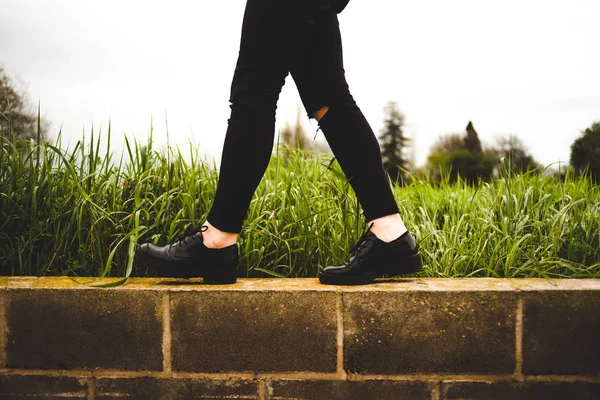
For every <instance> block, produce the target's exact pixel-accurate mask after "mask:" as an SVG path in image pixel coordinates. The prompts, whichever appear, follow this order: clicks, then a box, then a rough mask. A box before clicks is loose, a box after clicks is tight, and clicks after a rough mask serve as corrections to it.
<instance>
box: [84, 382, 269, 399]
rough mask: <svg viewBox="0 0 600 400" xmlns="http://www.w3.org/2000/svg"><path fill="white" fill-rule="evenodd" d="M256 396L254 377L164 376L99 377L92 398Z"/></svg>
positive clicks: (243, 397) (222, 397) (239, 397)
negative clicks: (219, 378) (249, 378)
mask: <svg viewBox="0 0 600 400" xmlns="http://www.w3.org/2000/svg"><path fill="white" fill-rule="evenodd" d="M123 398H133V399H143V400H153V399H156V400H164V399H169V400H178V399H181V400H194V399H212V400H214V399H233V398H235V399H254V400H256V399H258V387H257V382H256V381H241V380H209V379H184V378H165V379H157V378H150V377H143V378H100V379H98V380H97V381H96V384H95V399H96V400H111V399H123Z"/></svg>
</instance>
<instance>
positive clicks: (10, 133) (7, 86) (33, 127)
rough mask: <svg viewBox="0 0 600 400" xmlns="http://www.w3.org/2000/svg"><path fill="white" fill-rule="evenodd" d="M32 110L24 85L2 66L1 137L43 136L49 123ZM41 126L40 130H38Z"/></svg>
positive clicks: (27, 137) (0, 89)
mask: <svg viewBox="0 0 600 400" xmlns="http://www.w3.org/2000/svg"><path fill="white" fill-rule="evenodd" d="M39 122H40V125H39V126H38V115H37V113H36V112H35V111H33V110H32V108H31V106H30V105H29V101H28V99H27V95H26V93H25V90H24V88H23V85H19V84H18V83H17V82H15V81H14V80H13V79H12V78H11V77H10V76H8V75H7V74H6V73H5V72H4V69H3V68H2V67H0V137H4V138H12V139H21V140H23V139H33V138H37V136H38V133H40V134H41V136H42V137H43V132H44V131H45V129H46V127H47V125H48V123H47V122H46V121H45V120H44V119H43V118H40V119H39ZM38 127H39V132H38Z"/></svg>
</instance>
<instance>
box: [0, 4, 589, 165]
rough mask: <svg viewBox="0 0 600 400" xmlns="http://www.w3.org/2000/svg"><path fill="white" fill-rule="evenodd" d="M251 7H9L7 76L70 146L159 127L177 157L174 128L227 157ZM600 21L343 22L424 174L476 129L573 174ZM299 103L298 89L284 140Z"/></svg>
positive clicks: (493, 9) (372, 14) (402, 9)
mask: <svg viewBox="0 0 600 400" xmlns="http://www.w3.org/2000/svg"><path fill="white" fill-rule="evenodd" d="M244 5H245V1H244V0H211V1H208V0H200V1H182V0H171V1H169V2H156V1H140V0H103V1H89V0H77V1H76V0H57V1H52V2H50V1H46V0H37V1H36V0H0V64H1V65H3V66H4V68H5V70H6V72H7V73H9V74H10V75H12V76H16V77H18V78H20V79H21V80H23V81H25V82H26V83H27V84H28V89H29V92H30V94H31V98H32V99H33V101H34V102H37V100H38V99H39V100H40V102H41V106H42V112H43V114H45V116H46V117H47V119H49V120H50V121H51V122H52V123H53V127H52V132H51V134H56V133H57V132H58V130H59V129H60V127H61V126H62V129H63V137H64V138H65V139H67V141H69V140H77V139H79V138H81V135H82V131H83V129H85V130H86V132H89V129H90V127H91V125H92V123H93V124H94V127H95V129H98V128H102V130H103V131H105V130H106V127H107V126H108V121H109V119H110V120H111V121H112V129H113V141H114V142H117V143H122V139H121V138H122V135H123V133H127V134H129V135H135V136H136V137H138V138H140V139H142V140H144V138H145V137H146V136H147V134H148V132H149V125H150V119H151V117H153V119H154V125H155V132H154V138H155V140H156V141H158V142H159V143H165V142H166V138H165V136H166V135H165V113H166V114H167V117H168V125H169V135H170V140H171V142H172V143H176V144H178V145H180V146H184V147H187V143H188V139H189V138H192V139H193V141H194V142H195V143H199V144H200V145H201V147H202V148H203V151H204V152H206V154H207V155H209V156H216V157H217V158H218V157H219V156H220V153H221V147H222V144H223V139H224V135H225V130H226V127H227V118H228V117H229V104H228V97H229V87H230V83H231V77H232V74H233V70H234V67H235V61H236V58H237V51H238V45H239V35H240V28H241V21H242V16H243V11H244ZM599 15H600V1H598V0H570V1H569V0H545V1H542V0H454V1H447V0H419V1H399V0H351V2H350V5H349V6H348V8H347V9H346V10H345V11H344V12H343V13H342V14H341V15H340V24H341V29H342V36H343V40H344V51H345V63H346V71H347V78H348V81H349V83H350V88H351V91H352V92H353V95H354V97H355V99H356V100H357V102H358V104H359V106H360V107H361V108H362V109H363V112H364V113H365V115H366V116H367V118H368V119H369V121H370V122H371V124H372V126H373V128H374V130H375V131H376V133H378V134H379V131H380V129H381V126H382V120H383V107H384V105H385V104H386V103H387V101H389V100H394V101H397V102H398V103H399V106H400V108H401V110H402V112H403V113H404V114H405V115H406V118H407V120H406V122H407V126H406V131H407V133H408V134H409V136H410V137H411V138H412V139H413V140H414V144H415V146H416V161H417V163H418V164H422V163H424V162H425V160H426V157H427V154H428V152H429V146H430V145H431V144H432V142H433V141H434V140H435V139H436V138H437V137H438V136H439V135H441V134H444V133H449V132H460V131H463V130H464V127H465V126H466V125H467V122H468V121H469V120H472V121H473V123H474V125H475V128H476V129H477V131H478V132H479V135H480V137H481V139H482V141H484V143H489V144H492V143H493V142H494V136H495V135H501V134H509V133H511V134H516V135H517V136H519V137H520V138H521V139H523V141H524V142H525V144H526V145H527V146H528V147H529V149H530V150H531V151H532V152H533V154H534V156H535V157H536V158H537V159H538V160H539V161H541V162H543V163H544V164H549V163H552V162H555V161H558V160H562V161H566V160H568V158H569V154H570V145H571V143H572V142H573V140H574V139H575V138H576V137H577V136H578V135H579V133H580V131H581V130H583V129H585V128H586V127H588V126H590V125H591V124H592V122H594V121H597V120H600V76H599V72H598V71H600V52H599V51H598V49H599V45H598V43H600V24H598V16H599ZM307 57H311V55H310V54H307ZM315 62H318V60H316V59H315ZM298 103H299V97H298V95H297V92H296V88H295V86H294V85H293V83H292V81H291V79H289V80H288V84H287V85H286V87H285V88H284V90H283V92H282V96H281V99H280V103H279V111H278V126H279V125H281V124H282V123H283V122H284V121H285V120H286V119H287V120H290V121H293V120H294V119H295V115H296V109H297V106H298ZM303 115H304V113H303ZM305 123H306V124H307V127H309V128H310V129H311V130H313V129H314V128H315V127H316V124H315V123H314V122H313V127H310V125H308V119H307V118H305ZM320 135H322V134H320Z"/></svg>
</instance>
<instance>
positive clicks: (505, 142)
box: [492, 135, 540, 173]
mask: <svg viewBox="0 0 600 400" xmlns="http://www.w3.org/2000/svg"><path fill="white" fill-rule="evenodd" d="M492 151H493V152H494V153H495V154H496V158H497V159H498V160H503V161H504V162H505V163H506V164H507V165H508V166H509V167H510V169H511V170H512V171H514V172H521V173H522V172H527V171H532V170H535V169H538V168H540V164H539V163H538V162H537V161H536V160H535V159H534V158H533V155H532V154H531V153H529V151H528V150H527V149H526V148H525V144H523V141H522V140H521V139H519V138H518V137H517V136H515V135H506V136H502V137H499V138H497V139H496V146H494V147H493V148H492Z"/></svg>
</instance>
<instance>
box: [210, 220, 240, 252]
mask: <svg viewBox="0 0 600 400" xmlns="http://www.w3.org/2000/svg"><path fill="white" fill-rule="evenodd" d="M203 225H204V226H206V227H208V229H207V230H206V231H204V232H202V241H203V243H204V246H206V247H208V248H209V249H221V248H223V247H228V246H231V245H234V244H236V243H237V238H238V234H237V233H231V232H223V231H222V230H220V229H218V228H215V227H214V226H213V225H212V224H211V223H210V222H208V221H206V222H205V223H204V224H203Z"/></svg>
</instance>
